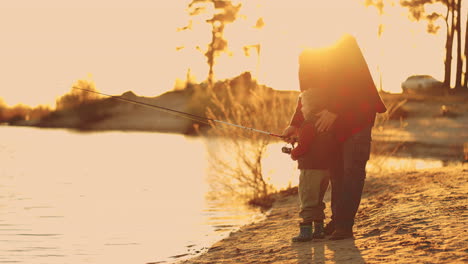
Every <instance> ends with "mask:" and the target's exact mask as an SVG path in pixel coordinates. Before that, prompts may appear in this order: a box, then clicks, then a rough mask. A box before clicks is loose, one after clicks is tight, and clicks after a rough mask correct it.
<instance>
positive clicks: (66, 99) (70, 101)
mask: <svg viewBox="0 0 468 264" xmlns="http://www.w3.org/2000/svg"><path fill="white" fill-rule="evenodd" d="M75 87H76V88H79V89H74V88H75ZM80 89H85V90H88V91H95V92H97V91H98V90H97V89H96V86H95V84H94V82H92V81H87V80H78V81H77V82H76V83H75V84H74V85H73V87H72V89H71V90H70V92H69V93H67V94H65V95H63V96H61V97H60V98H58V99H57V100H56V102H55V108H56V110H64V109H71V108H74V107H77V106H79V105H81V104H85V103H89V102H92V101H95V100H97V99H99V98H101V96H100V95H99V94H97V93H92V92H86V91H83V90H80Z"/></svg>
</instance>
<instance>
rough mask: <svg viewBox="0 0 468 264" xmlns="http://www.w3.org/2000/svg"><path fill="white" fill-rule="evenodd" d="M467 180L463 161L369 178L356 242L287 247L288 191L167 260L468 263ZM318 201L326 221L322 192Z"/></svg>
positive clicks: (292, 200) (294, 208) (292, 198)
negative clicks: (182, 256)
mask: <svg viewBox="0 0 468 264" xmlns="http://www.w3.org/2000/svg"><path fill="white" fill-rule="evenodd" d="M467 176H468V165H466V164H465V165H459V166H449V167H443V168H437V169H427V170H411V171H403V172H394V173H389V174H385V175H380V174H370V175H368V178H367V180H366V185H365V187H364V193H363V199H362V202H361V206H360V209H359V211H358V214H357V216H356V224H355V228H354V232H355V238H356V239H355V240H352V239H346V240H340V241H329V240H327V239H321V240H315V241H311V242H305V243H292V242H291V241H290V239H291V237H293V236H294V235H296V233H297V224H298V223H299V217H298V213H297V212H298V201H297V197H296V195H294V194H291V193H290V194H288V195H283V196H282V197H280V198H279V199H278V200H277V201H276V202H275V204H274V206H273V207H272V209H271V211H270V213H269V214H268V215H267V216H266V218H265V220H263V221H260V222H257V223H251V224H248V225H246V226H243V227H241V228H240V229H239V230H238V231H236V232H233V233H231V234H230V235H229V237H227V238H225V239H222V240H221V241H218V242H217V243H215V244H213V245H212V246H211V247H210V249H208V250H207V251H206V252H204V253H202V254H201V255H195V256H194V257H193V258H191V259H187V260H180V261H177V260H174V261H175V262H174V263H178V264H188V263H193V264H202V263H324V262H325V261H326V262H330V263H381V262H391V263H414V262H423V263H434V262H436V263H463V262H466V261H468V242H467V241H466V239H465V237H466V234H465V233H466V226H467V225H468V220H467V217H468V214H467V212H466V209H467V198H468V194H467V193H466V191H464V190H466V189H468V183H467V181H466V177H467ZM325 200H326V204H327V209H326V215H327V217H330V203H329V201H330V200H329V192H328V193H327V196H326V198H325Z"/></svg>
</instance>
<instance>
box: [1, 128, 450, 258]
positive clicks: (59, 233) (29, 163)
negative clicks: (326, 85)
mask: <svg viewBox="0 0 468 264" xmlns="http://www.w3.org/2000/svg"><path fill="white" fill-rule="evenodd" d="M0 137H1V138H2V141H1V142H0V263H28V264H31V263H33V264H34V263H47V264H54V263H60V264H64V263H73V264H75V263H93V264H94V263H96V264H101V263H113V264H120V263H122V264H124V263H125V264H128V263H150V262H159V261H167V262H170V261H173V260H176V259H180V258H174V257H173V256H177V255H185V254H194V253H197V252H200V251H203V249H204V248H206V247H208V246H209V245H211V244H212V243H213V242H215V241H217V240H219V239H220V238H222V237H224V236H226V235H228V234H229V232H231V231H233V230H235V229H237V228H238V227H239V226H241V225H244V224H246V223H249V222H251V221H255V220H258V219H261V218H262V214H261V213H260V212H259V211H258V210H254V209H252V208H248V207H246V206H245V205H244V204H243V203H242V201H232V199H230V197H225V198H226V199H223V198H222V197H220V198H219V199H216V200H210V199H208V198H207V197H208V196H207V194H208V193H209V191H210V190H209V187H208V186H209V183H208V182H207V176H206V175H208V168H209V166H208V162H207V160H208V158H207V155H208V154H207V150H206V148H207V146H208V145H210V144H205V143H206V142H203V140H201V139H197V138H190V137H184V136H181V135H171V134H158V133H146V132H100V133H78V132H74V131H71V130H62V129H53V130H49V129H35V128H21V127H7V126H3V127H0ZM283 145H284V144H272V145H270V146H269V149H268V152H267V155H266V157H265V159H264V162H263V163H264V165H263V169H264V174H265V175H266V177H268V178H269V181H270V182H271V183H273V184H274V185H275V186H276V187H277V188H284V187H286V186H288V185H295V184H297V171H296V170H295V163H294V162H292V161H291V160H290V159H289V157H288V156H287V155H285V154H283V153H281V152H280V148H281V146H283ZM390 161H391V162H390ZM418 162H419V163H418ZM421 162H422V163H421ZM439 162H440V161H437V160H433V161H432V160H421V161H418V160H416V161H412V160H410V161H409V162H407V165H405V168H412V167H414V168H415V169H417V168H420V167H421V166H423V167H440V166H442V164H441V163H440V164H439ZM384 163H385V164H389V165H391V164H397V165H401V164H402V160H398V159H397V160H395V159H393V160H391V159H390V160H387V161H386V162H384ZM418 164H422V165H418ZM372 166H374V167H375V166H376V165H372V162H371V163H370V164H369V169H372ZM411 166H412V167H411ZM418 166H420V167H418ZM390 168H392V169H403V168H401V166H400V167H396V168H395V167H391V166H390ZM381 169H382V166H381V164H380V165H379V170H381ZM181 258H183V256H182V257H181Z"/></svg>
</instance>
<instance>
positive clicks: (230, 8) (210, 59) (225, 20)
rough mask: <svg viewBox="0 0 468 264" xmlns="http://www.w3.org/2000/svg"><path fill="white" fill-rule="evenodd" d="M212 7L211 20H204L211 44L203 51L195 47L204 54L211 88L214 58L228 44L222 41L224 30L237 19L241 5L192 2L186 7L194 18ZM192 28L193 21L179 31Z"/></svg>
mask: <svg viewBox="0 0 468 264" xmlns="http://www.w3.org/2000/svg"><path fill="white" fill-rule="evenodd" d="M210 6H211V7H213V12H212V16H211V18H209V19H207V20H205V22H206V23H208V24H210V25H211V42H210V43H209V44H208V48H207V49H206V50H203V49H201V48H199V47H197V49H198V50H200V51H202V52H204V55H205V57H206V59H207V63H208V67H209V71H208V78H207V81H208V86H209V87H210V88H211V87H212V86H213V81H214V65H215V62H216V58H217V57H218V56H219V55H220V54H221V53H222V52H226V51H227V50H228V42H227V40H226V39H224V37H223V35H224V29H225V26H226V25H227V24H229V23H232V22H234V21H235V20H236V19H237V14H238V13H239V10H240V8H241V4H240V3H239V4H238V5H234V4H233V3H232V1H230V0H192V1H191V2H190V4H189V5H188V12H189V14H190V16H192V17H195V16H198V15H200V14H202V13H205V12H207V10H209V7H210ZM192 27H193V21H190V22H189V25H188V26H186V27H184V28H181V29H179V30H189V29H191V28H192Z"/></svg>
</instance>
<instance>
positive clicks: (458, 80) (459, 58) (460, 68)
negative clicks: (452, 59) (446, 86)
mask: <svg viewBox="0 0 468 264" xmlns="http://www.w3.org/2000/svg"><path fill="white" fill-rule="evenodd" d="M455 10H456V17H457V19H456V22H455V31H456V34H457V72H456V74H455V89H457V90H459V89H461V88H462V74H463V60H462V52H461V50H462V44H461V43H462V42H461V39H462V32H461V0H458V1H457V3H456V4H455Z"/></svg>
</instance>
